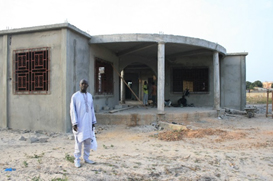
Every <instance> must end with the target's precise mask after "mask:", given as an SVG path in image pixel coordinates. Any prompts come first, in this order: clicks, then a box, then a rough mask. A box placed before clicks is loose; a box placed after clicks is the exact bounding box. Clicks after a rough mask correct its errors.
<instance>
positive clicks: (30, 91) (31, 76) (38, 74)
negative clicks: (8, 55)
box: [12, 47, 51, 95]
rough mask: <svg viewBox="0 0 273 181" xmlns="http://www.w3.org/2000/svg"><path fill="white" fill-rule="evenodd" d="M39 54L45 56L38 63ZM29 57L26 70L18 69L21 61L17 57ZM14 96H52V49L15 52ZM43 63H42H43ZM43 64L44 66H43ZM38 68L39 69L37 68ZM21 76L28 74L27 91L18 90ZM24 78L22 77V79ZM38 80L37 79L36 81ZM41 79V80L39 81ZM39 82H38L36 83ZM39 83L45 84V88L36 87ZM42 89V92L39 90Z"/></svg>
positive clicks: (19, 50)
mask: <svg viewBox="0 0 273 181" xmlns="http://www.w3.org/2000/svg"><path fill="white" fill-rule="evenodd" d="M39 52H42V54H43V60H42V61H40V62H38V64H36V65H35V63H37V61H39V60H40V59H38V60H36V59H35V56H40V54H38V53H39ZM19 54H21V56H23V54H25V55H24V56H29V58H28V60H27V61H26V62H27V63H28V65H27V66H26V69H20V68H18V64H19V63H18V62H19V61H20V60H19V58H18V59H17V56H19ZM12 56H13V58H12V59H13V66H12V67H13V74H12V76H13V78H12V80H13V83H12V86H13V88H12V89H13V94H18V95H40V94H43V95H47V94H50V60H51V51H50V47H40V48H29V49H18V50H13V55H12ZM41 62H42V63H41ZM42 64H43V66H42ZM37 67H38V68H37ZM20 74H26V75H27V74H28V78H27V79H28V80H27V84H28V85H27V86H26V88H27V89H26V90H19V89H20V88H18V87H17V86H18V84H19V83H18V79H19V77H20ZM21 78H22V77H21ZM35 78H36V79H35ZM41 78H43V81H41ZM37 79H40V80H37ZM35 80H37V81H35ZM37 82H43V84H44V85H43V86H42V88H41V86H39V85H38V86H36V85H35V84H36V83H37ZM39 89H41V90H39Z"/></svg>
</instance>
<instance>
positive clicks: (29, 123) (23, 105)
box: [8, 31, 64, 131]
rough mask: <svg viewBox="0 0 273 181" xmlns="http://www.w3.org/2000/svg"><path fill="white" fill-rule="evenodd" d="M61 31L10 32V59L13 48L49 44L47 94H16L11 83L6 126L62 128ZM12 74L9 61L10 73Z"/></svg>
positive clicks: (53, 129) (36, 46)
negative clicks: (48, 91) (48, 82)
mask: <svg viewBox="0 0 273 181" xmlns="http://www.w3.org/2000/svg"><path fill="white" fill-rule="evenodd" d="M60 38H61V36H60V31H48V32H36V33H28V34H18V35H12V39H11V40H12V41H11V45H10V51H9V55H10V58H9V60H10V61H9V62H12V52H13V50H18V49H29V48H40V47H50V48H51V50H50V94H48V95H15V94H13V87H12V83H10V84H9V87H8V90H10V91H9V96H8V102H9V106H8V110H9V115H8V117H9V123H8V125H9V127H10V128H13V129H31V130H51V131H62V126H63V123H62V114H61V112H62V104H61V99H62V93H63V91H64V90H63V88H62V87H61V84H60V82H61V81H62V80H63V77H62V67H61V61H60V60H61V50H60V48H61V45H60V42H61V40H60ZM8 76H12V77H13V76H14V75H12V64H11V63H10V66H9V75H8Z"/></svg>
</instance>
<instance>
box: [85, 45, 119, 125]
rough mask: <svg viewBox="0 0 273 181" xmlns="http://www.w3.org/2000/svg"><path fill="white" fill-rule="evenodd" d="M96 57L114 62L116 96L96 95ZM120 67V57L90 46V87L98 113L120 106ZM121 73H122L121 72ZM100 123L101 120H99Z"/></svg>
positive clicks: (103, 49) (97, 46)
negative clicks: (107, 108)
mask: <svg viewBox="0 0 273 181" xmlns="http://www.w3.org/2000/svg"><path fill="white" fill-rule="evenodd" d="M95 57H98V58H101V59H103V60H105V61H108V62H112V63H113V65H114V67H115V70H113V74H114V75H113V77H114V94H113V95H96V94H95V89H94V87H95V73H94V72H95V70H94V67H95ZM118 67H119V62H118V57H117V56H116V55H115V54H114V53H113V52H111V51H109V50H107V49H106V48H104V47H102V46H100V45H90V66H89V69H90V72H89V79H90V81H89V87H92V88H93V90H91V94H92V95H93V98H94V106H95V110H96V111H97V112H98V111H100V110H102V109H103V108H105V107H109V108H113V107H114V106H115V105H118V104H119V81H120V79H119V75H118V74H117V71H118ZM119 73H120V72H119ZM98 122H99V120H98Z"/></svg>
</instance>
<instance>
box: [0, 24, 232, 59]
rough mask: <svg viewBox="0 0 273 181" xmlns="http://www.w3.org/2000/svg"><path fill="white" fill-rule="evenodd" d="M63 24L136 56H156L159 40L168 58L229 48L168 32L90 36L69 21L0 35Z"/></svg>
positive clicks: (122, 53) (91, 39)
mask: <svg viewBox="0 0 273 181" xmlns="http://www.w3.org/2000/svg"><path fill="white" fill-rule="evenodd" d="M63 28H67V29H70V30H72V31H74V32H76V33H79V34H81V35H83V36H85V37H86V38H88V39H89V43H90V45H94V44H96V45H101V46H104V47H105V48H107V49H109V50H111V51H112V52H114V53H115V54H116V55H117V56H119V57H121V56H125V55H128V54H130V55H133V56H134V55H137V56H145V57H147V58H156V57H157V45H158V43H159V42H164V43H165V44H166V45H165V55H166V57H167V58H168V59H169V60H171V59H173V58H175V57H178V56H199V55H212V54H213V52H214V51H217V52H219V53H220V55H226V49H225V48H224V47H223V46H221V45H219V44H217V43H213V42H210V41H207V40H203V39H199V38H193V37H186V36H178V35H167V34H138V33H135V34H113V35H95V36H91V35H89V34H88V33H86V32H84V31H82V30H80V29H79V28H77V27H75V26H73V25H71V24H69V23H61V24H53V25H43V26H34V27H27V28H18V29H8V30H1V31H0V35H12V34H21V33H32V32H39V31H50V30H58V29H63ZM229 55H233V54H229Z"/></svg>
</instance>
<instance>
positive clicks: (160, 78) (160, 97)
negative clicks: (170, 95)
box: [157, 42, 165, 114]
mask: <svg viewBox="0 0 273 181" xmlns="http://www.w3.org/2000/svg"><path fill="white" fill-rule="evenodd" d="M164 88H165V43H164V42H159V43H158V50H157V111H158V113H159V114H164V100H165V95H164V93H165V90H164Z"/></svg>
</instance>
